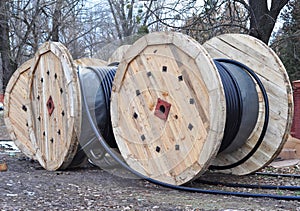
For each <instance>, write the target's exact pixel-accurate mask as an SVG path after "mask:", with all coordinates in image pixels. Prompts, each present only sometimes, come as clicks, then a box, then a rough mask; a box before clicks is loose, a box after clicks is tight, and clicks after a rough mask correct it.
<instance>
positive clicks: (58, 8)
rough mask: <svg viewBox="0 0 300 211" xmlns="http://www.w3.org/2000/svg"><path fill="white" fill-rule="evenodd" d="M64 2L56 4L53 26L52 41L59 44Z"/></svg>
mask: <svg viewBox="0 0 300 211" xmlns="http://www.w3.org/2000/svg"><path fill="white" fill-rule="evenodd" d="M62 3H63V1H62V0H58V1H57V2H56V4H55V10H54V13H53V25H52V31H51V35H52V36H51V40H52V41H55V42H58V41H59V26H60V25H61V9H62Z"/></svg>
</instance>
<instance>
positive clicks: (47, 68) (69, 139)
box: [27, 42, 81, 170]
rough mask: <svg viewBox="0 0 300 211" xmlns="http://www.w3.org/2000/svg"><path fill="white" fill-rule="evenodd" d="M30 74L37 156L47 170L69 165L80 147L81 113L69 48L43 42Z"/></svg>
mask: <svg viewBox="0 0 300 211" xmlns="http://www.w3.org/2000/svg"><path fill="white" fill-rule="evenodd" d="M30 75H32V77H31V78H30V80H29V87H30V88H29V92H28V96H27V97H28V99H29V100H30V103H29V108H28V110H29V111H30V112H31V115H30V118H29V121H28V124H29V131H30V139H31V141H32V144H33V145H34V147H35V149H36V158H37V160H38V161H39V162H40V164H41V165H42V166H43V167H44V168H45V169H47V170H57V169H64V168H67V167H68V166H69V164H70V163H71V162H72V160H73V158H74V156H75V154H76V151H77V147H78V140H77V134H78V132H79V131H80V115H81V100H80V87H79V83H78V78H77V74H76V69H75V66H74V64H73V60H72V57H71V55H70V54H69V51H68V50H67V49H66V48H65V47H64V46H63V45H62V44H60V43H55V42H47V43H45V44H43V45H42V46H41V47H40V48H39V50H38V51H37V53H36V54H35V57H34V62H33V65H32V66H31V70H30Z"/></svg>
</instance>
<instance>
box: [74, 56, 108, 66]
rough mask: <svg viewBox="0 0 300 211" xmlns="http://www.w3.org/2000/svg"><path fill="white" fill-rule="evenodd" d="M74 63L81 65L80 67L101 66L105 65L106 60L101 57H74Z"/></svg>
mask: <svg viewBox="0 0 300 211" xmlns="http://www.w3.org/2000/svg"><path fill="white" fill-rule="evenodd" d="M74 63H75V64H76V65H77V66H81V67H87V66H89V67H90V66H97V67H99V66H100V67H101V66H107V62H106V61H104V60H102V59H95V58H86V57H84V58H80V59H76V60H74Z"/></svg>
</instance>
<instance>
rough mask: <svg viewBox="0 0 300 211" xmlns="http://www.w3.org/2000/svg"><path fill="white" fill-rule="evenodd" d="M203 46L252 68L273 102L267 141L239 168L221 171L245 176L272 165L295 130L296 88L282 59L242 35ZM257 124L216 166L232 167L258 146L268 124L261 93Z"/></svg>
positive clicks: (215, 160) (218, 159)
mask: <svg viewBox="0 0 300 211" xmlns="http://www.w3.org/2000/svg"><path fill="white" fill-rule="evenodd" d="M203 47H204V48H205V49H206V50H207V51H208V53H209V55H210V56H211V57H212V58H226V59H232V60H236V61H238V62H240V63H243V64H244V65H246V66H248V67H249V68H251V69H252V70H253V71H254V72H255V73H256V74H257V76H258V77H259V79H260V80H261V82H262V83H263V85H264V87H265V89H266V92H267V95H268V100H269V110H270V116H269V124H268V128H267V131H266V134H265V137H264V139H263V142H262V143H261V145H260V146H259V147H258V149H257V150H256V151H255V153H254V154H253V155H252V156H251V157H250V158H249V159H248V160H246V161H245V162H243V163H241V164H239V165H237V166H236V167H229V168H226V169H224V170H220V171H221V172H224V173H231V174H236V175H245V174H249V173H253V172H255V171H257V170H259V169H261V168H262V167H264V166H266V165H267V164H269V163H270V162H271V161H272V160H273V159H274V158H275V157H276V156H277V155H278V154H279V153H280V151H281V149H282V147H283V145H284V143H285V141H286V140H287V138H288V134H289V132H290V129H291V122H292V115H293V98H292V88H291V84H290V82H289V79H288V75H287V73H286V70H285V68H284V66H283V64H282V62H281V61H280V59H279V58H278V56H277V55H276V54H275V53H274V52H273V51H272V50H271V49H270V48H269V47H268V46H267V45H265V44H264V43H263V42H261V41H260V40H257V39H256V38H254V37H251V36H248V35H242V34H225V35H220V36H218V37H214V38H212V39H211V40H209V41H207V42H206V43H204V45H203ZM257 91H258V94H259V96H260V100H259V101H260V102H259V104H260V112H259V116H258V121H257V124H256V126H255V128H254V130H253V132H252V134H251V136H250V137H249V138H248V140H247V142H246V143H245V144H244V145H243V146H242V147H240V148H238V149H236V150H235V151H234V152H231V153H220V154H219V155H218V156H217V157H216V159H214V161H213V162H212V165H214V166H222V167H224V166H230V165H233V164H235V163H237V162H239V161H240V160H242V159H243V158H244V157H245V156H246V155H247V154H248V153H249V152H250V151H251V150H252V149H253V148H254V147H255V145H256V143H257V141H258V138H259V136H260V133H261V130H262V125H263V122H264V114H265V110H264V108H263V107H264V102H263V99H262V97H261V90H259V89H257Z"/></svg>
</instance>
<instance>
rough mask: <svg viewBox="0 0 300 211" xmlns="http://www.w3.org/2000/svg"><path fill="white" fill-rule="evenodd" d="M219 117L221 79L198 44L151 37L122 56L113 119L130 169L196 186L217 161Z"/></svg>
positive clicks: (222, 103) (221, 126)
mask: <svg viewBox="0 0 300 211" xmlns="http://www.w3.org/2000/svg"><path fill="white" fill-rule="evenodd" d="M224 116H225V97H224V91H223V87H222V83H221V79H220V77H219V74H218V73H217V70H216V66H215V65H214V63H213V60H212V59H211V58H210V57H209V55H208V54H207V52H206V50H205V49H204V48H203V47H202V46H201V45H200V44H199V43H197V42H196V41H194V40H193V39H191V38H190V37H188V36H186V35H183V34H180V33H172V32H170V33H167V32H166V33H152V34H149V35H146V36H144V37H142V38H141V39H139V40H138V41H137V42H136V43H134V44H133V45H132V46H131V47H130V48H129V49H128V50H127V52H126V55H125V56H124V57H123V60H122V62H121V63H120V65H119V68H118V71H117V73H116V76H115V80H114V86H113V91H112V97H111V118H112V126H113V131H114V135H115V138H116V141H117V144H118V147H119V150H120V152H121V154H122V156H123V158H124V159H125V161H126V162H127V163H128V165H129V166H130V167H131V168H133V169H134V170H136V171H138V172H139V173H142V174H143V175H145V176H147V177H151V178H153V179H157V180H159V181H163V182H167V183H169V184H176V185H180V184H183V183H186V182H188V181H190V180H192V179H194V178H195V177H196V176H197V175H199V174H201V173H203V172H204V171H205V170H206V168H207V167H208V165H209V164H210V162H211V160H212V159H214V157H215V155H216V154H217V151H218V149H219V146H220V144H221V140H222V137H223V130H224V125H225V119H224Z"/></svg>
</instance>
